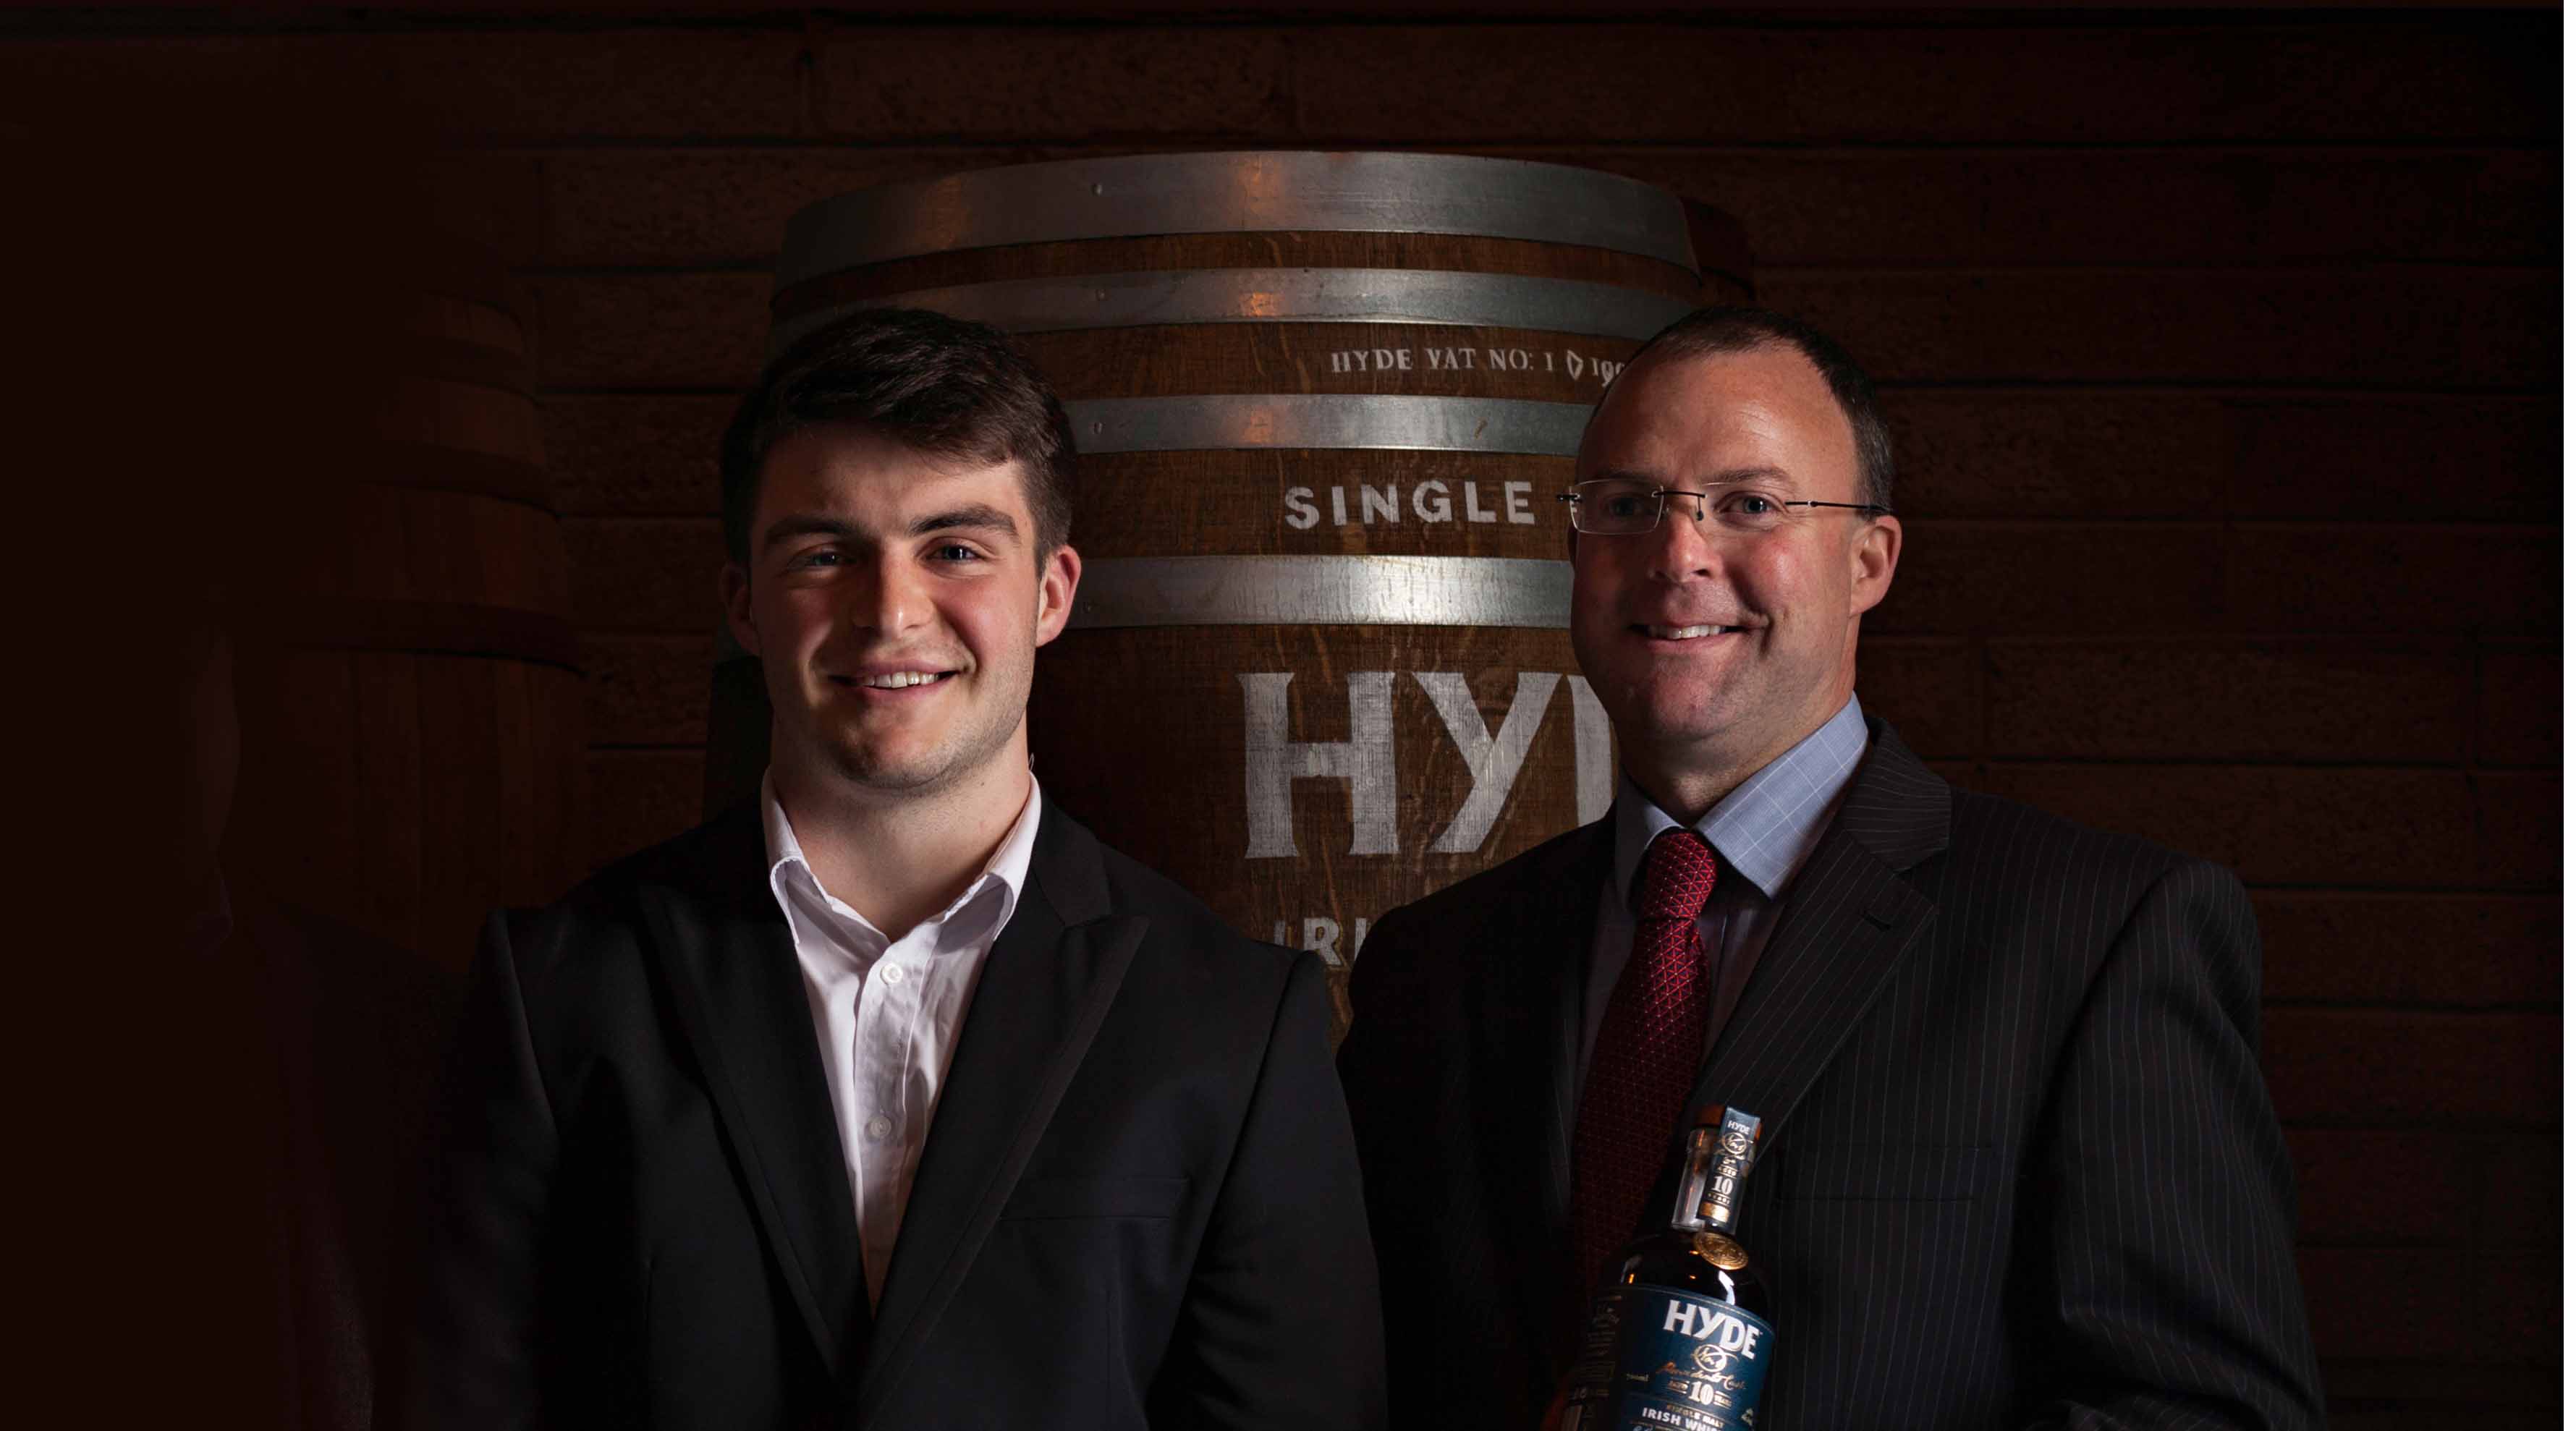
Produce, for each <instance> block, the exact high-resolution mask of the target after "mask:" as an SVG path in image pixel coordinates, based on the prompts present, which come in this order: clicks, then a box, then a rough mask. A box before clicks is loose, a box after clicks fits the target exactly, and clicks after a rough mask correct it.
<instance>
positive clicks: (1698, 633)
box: [1628, 625, 1744, 641]
mask: <svg viewBox="0 0 2576 1431" xmlns="http://www.w3.org/2000/svg"><path fill="white" fill-rule="evenodd" d="M1628 629H1629V630H1631V631H1642V632H1644V633H1645V634H1647V635H1649V636H1652V637H1654V638H1655V639H1656V640H1658V641H1696V640H1698V639H1699V638H1700V637H1702V636H1732V635H1736V634H1739V633H1741V632H1742V631H1743V630H1744V628H1743V627H1741V626H1654V625H1637V626H1632V627H1630V628H1628Z"/></svg>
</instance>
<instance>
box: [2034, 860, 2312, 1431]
mask: <svg viewBox="0 0 2576 1431" xmlns="http://www.w3.org/2000/svg"><path fill="white" fill-rule="evenodd" d="M2260 970H2261V950H2260V947H2259V940H2258V937H2257V935H2256V932H2255V926H2254V913H2253V908H2252V906H2251V904H2250V903H2249V902H2248V901H2247V899H2246V897H2245V891H2244V888H2243V886H2241V885H2240V884H2238V883H2237V881H2236V879H2235V877H2234V876H2233V875H2231V874H2229V873H2228V872H2227V871H2225V870H2224V869H2221V868H2219V867H2218V866H2216V865H2212V864H2208V863H2203V862H2192V863H2186V864H2182V865H2178V866H2176V867H2175V868H2173V869H2171V870H2169V871H2168V872H2167V873H2166V874H2165V875H2164V876H2163V877H2161V878H2160V879H2158V880H2157V881H2156V883H2155V884H2153V885H2152V886H2151V887H2150V888H2149V889H2148V890H2147V892H2146V894H2145V895H2144V897H2143V898H2141V899H2140V900H2139V902H2138V904H2137V905H2136V907H2135V908H2134V909H2132V910H2131V911H2130V914H2129V918H2128V921H2127V923H2126V925H2125V926H2124V927H2123V928H2122V929H2121V931H2120V933H2119V934H2118V936H2117V937H2116V938H2115V939H2114V940H2113V941H2112V944H2111V947H2110V950H2109V952H2108V954H2107V956H2106V957H2105V958H2104V960H2103V962H2102V965H2101V967H2100V969H2099V970H2098V972H2097V973H2096V974H2095V976H2094V980H2093V983H2092V986H2091V988H2090V989H2089V990H2088V991H2087V994H2086V996H2085V999H2084V1002H2083V1004H2082V1006H2081V1008H2080V1009H2079V1011H2078V1013H2077V1016H2076V1020H2075V1024H2074V1027H2073V1031H2072V1035H2071V1038H2070V1040H2069V1042H2068V1044H2067V1047H2066V1050H2065V1052H2064V1054H2063V1056H2062V1060H2061V1063H2060V1065H2059V1071H2058V1076H2057V1078H2056V1080H2055V1083H2054V1087H2053V1091H2052V1095H2051V1105H2050V1108H2049V1111H2048V1114H2047V1119H2048V1121H2047V1124H2046V1135H2045V1138H2044V1141H2043V1142H2042V1143H2041V1144H2040V1145H2039V1146H2038V1147H2036V1148H2035V1149H2034V1156H2035V1160H2036V1161H2035V1166H2034V1168H2033V1173H2034V1175H2035V1181H2034V1183H2033V1184H2032V1189H2031V1190H2032V1193H2033V1195H2034V1201H2035V1204H2036V1207H2035V1210H2042V1211H2044V1213H2045V1216H2044V1218H2043V1219H2042V1220H2041V1221H2040V1222H2039V1223H2037V1224H2030V1227H2031V1231H2030V1232H2029V1234H2028V1236H2027V1238H2026V1242H2025V1246H2024V1247H2023V1249H2022V1255H2024V1256H2026V1257H2029V1258H2031V1259H2032V1260H2033V1261H2034V1262H2035V1263H2036V1264H2037V1265H2038V1267H2039V1268H2040V1269H2041V1276H2040V1278H2039V1282H2040V1287H2039V1289H2038V1290H2039V1292H2040V1294H2041V1296H2040V1299H2041V1300H2044V1301H2045V1302H2046V1305H2045V1306H2044V1307H2042V1308H2039V1309H2037V1310H2039V1311H2040V1313H2041V1315H2043V1316H2044V1317H2045V1318H2046V1319H2047V1322H2048V1335H2049V1336H2050V1337H2051V1338H2052V1340H2053V1341H2054V1342H2055V1347H2054V1350H2055V1355H2054V1357H2053V1358H2052V1360H2053V1361H2054V1363H2055V1365H2056V1368H2057V1372H2058V1385H2059V1388H2060V1390H2061V1391H2062V1392H2063V1395H2062V1397H2061V1398H2060V1399H2058V1400H2055V1401H2054V1402H2052V1403H2051V1404H2048V1405H2046V1406H2042V1407H2037V1408H2034V1409H2033V1411H2032V1413H2031V1416H2030V1419H2029V1421H2028V1425H2030V1426H2031V1427H2033V1428H2038V1427H2068V1428H2074V1427H2082V1428H2088V1429H2089V1428H2112V1427H2139V1428H2145V1427H2158V1428H2164V1427H2212V1428H2217V1427H2226V1428H2262V1429H2263V1431H2290V1428H2309V1427H2317V1426H2321V1425H2323V1424H2324V1410H2323V1404H2322V1400H2321V1397H2320V1394H2319V1386H2318V1376H2317V1367H2316V1353H2315V1349H2314V1347H2313V1346H2312V1344H2311V1343H2310V1340H2309V1335H2308V1321H2307V1311H2306V1302H2305V1299H2304V1297H2303V1296H2302V1294H2301V1292H2300V1287H2299V1279H2298V1270H2297V1267H2296V1265H2295V1264H2294V1261H2293V1258H2292V1252H2291V1244H2292V1235H2293V1231H2294V1224H2295V1214H2294V1209H2293V1201H2294V1199H2293V1194H2292V1189H2291V1179H2290V1168H2289V1153H2288V1149H2287V1147H2286V1146H2285V1144H2284V1143H2283V1140H2282V1137H2281V1125H2280V1122H2279V1120H2278V1119H2277V1118H2276V1117H2275V1116H2274V1114H2273V1112H2272V1104H2271V1099H2270V1097H2269V1096H2268V1094H2267V1093H2266V1091H2265V1089H2264V1084H2263V1072H2262V1067H2261V1064H2260V1062H2259V1060H2258V1057H2257V1038H2258V1035H2257V1020H2258V1009H2259V1002H2260V990H2261V975H2260Z"/></svg>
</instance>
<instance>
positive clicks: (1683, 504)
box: [1634, 495, 1718, 581]
mask: <svg viewBox="0 0 2576 1431" xmlns="http://www.w3.org/2000/svg"><path fill="white" fill-rule="evenodd" d="M1700 506H1701V502H1700V499H1699V498H1698V497H1696V496H1690V495H1676V496H1670V497H1666V498H1665V499H1664V519H1663V520H1662V521H1660V522H1658V523H1656V524H1655V529H1654V530H1653V531H1651V532H1648V533H1646V534H1645V535H1643V536H1641V537H1637V538H1634V540H1637V541H1642V542H1645V543H1648V544H1649V552H1650V559H1651V566H1652V570H1653V573H1654V575H1656V576H1658V577H1661V578H1662V579H1664V580H1666V581H1688V580H1691V579H1693V578H1696V577H1709V576H1715V575H1716V574H1717V566H1718V553H1717V547H1716V545H1715V544H1714V543H1713V542H1712V541H1711V540H1710V537H1711V533H1710V531H1709V525H1708V523H1707V522H1706V521H1705V520H1703V519H1701V513H1700Z"/></svg>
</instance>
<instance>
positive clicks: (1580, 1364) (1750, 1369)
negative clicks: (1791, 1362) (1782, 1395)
mask: <svg viewBox="0 0 2576 1431" xmlns="http://www.w3.org/2000/svg"><path fill="white" fill-rule="evenodd" d="M1699 1123H1700V1125H1701V1126H1699V1127H1696V1128H1693V1129H1692V1130H1691V1131H1690V1134H1689V1137H1688V1140H1687V1142H1686V1145H1685V1147H1684V1150H1683V1159H1682V1175H1681V1180H1680V1182H1679V1184H1678V1186H1677V1187H1676V1189H1675V1192H1674V1197H1673V1218H1672V1226H1671V1227H1669V1228H1667V1229H1665V1230H1663V1231H1661V1232H1653V1233H1648V1234H1647V1235H1646V1236H1644V1237H1640V1238H1638V1239H1637V1240H1636V1241H1634V1242H1631V1243H1629V1244H1628V1245H1627V1246H1626V1247H1623V1248H1621V1249H1620V1250H1619V1251H1618V1252H1617V1253H1615V1254H1613V1255H1612V1257H1611V1259H1610V1262H1609V1265H1608V1266H1607V1267H1606V1268H1605V1269H1604V1270H1603V1273H1602V1280H1601V1287H1600V1291H1599V1292H1598V1293H1597V1294H1596V1295H1595V1296H1594V1297H1593V1299H1592V1307H1591V1311H1590V1313H1589V1315H1587V1316H1586V1317H1585V1319H1584V1323H1583V1340H1582V1343H1581V1347H1580V1350H1579V1351H1578V1353H1577V1355H1576V1360H1575V1365H1574V1374H1573V1377H1572V1379H1571V1382H1570V1384H1569V1386H1568V1388H1567V1392H1566V1399H1565V1414H1564V1416H1563V1417H1562V1418H1561V1419H1560V1420H1559V1422H1558V1423H1557V1431H1737V1428H1739V1427H1740V1428H1744V1431H1753V1428H1755V1427H1757V1426H1758V1425H1759V1424H1760V1423H1759V1421H1758V1420H1757V1419H1756V1411H1755V1408H1756V1405H1757V1404H1758V1403H1759V1402H1760V1400H1761V1397H1762V1378H1763V1374H1764V1372H1765V1371H1766V1370H1767V1369H1768V1367H1769V1366H1770V1362H1771V1348H1772V1338H1771V1323H1770V1321H1769V1320H1768V1317H1769V1313H1770V1310H1771V1307H1770V1297H1769V1295H1768V1294H1767V1291H1766V1289H1765V1288H1764V1286H1763V1283H1762V1275H1761V1272H1760V1271H1759V1270H1758V1269H1757V1268H1756V1267H1755V1266H1754V1263H1753V1258H1752V1256H1751V1254H1749V1253H1747V1252H1746V1251H1745V1250H1744V1244H1743V1243H1742V1242H1741V1241H1739V1240H1737V1235H1736V1223H1737V1217H1736V1214H1737V1212H1738V1210H1739V1206H1740V1203H1741V1200H1742V1198H1743V1193H1744V1180H1745V1176H1746V1174H1747V1173H1748V1172H1750V1170H1751V1169H1752V1166H1753V1145H1754V1140H1755V1139H1756V1138H1758V1137H1759V1136H1760V1135H1761V1132H1762V1120H1761V1119H1759V1118H1756V1117H1754V1116H1752V1115H1751V1114H1748V1113H1742V1112H1738V1111H1737V1110H1735V1109H1733V1108H1723V1109H1721V1108H1710V1109H1707V1110H1704V1111H1703V1112H1702V1113H1701V1114H1700V1116H1699Z"/></svg>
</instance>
